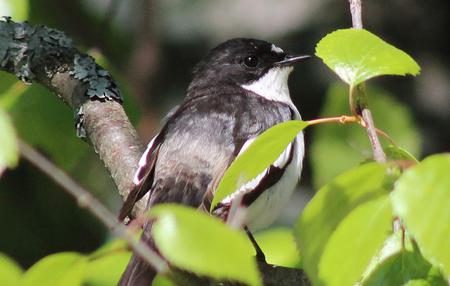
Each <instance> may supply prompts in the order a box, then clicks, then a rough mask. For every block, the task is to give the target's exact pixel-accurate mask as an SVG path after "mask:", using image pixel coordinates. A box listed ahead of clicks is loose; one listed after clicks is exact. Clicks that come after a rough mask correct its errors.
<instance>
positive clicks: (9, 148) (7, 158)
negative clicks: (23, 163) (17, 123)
mask: <svg viewBox="0 0 450 286" xmlns="http://www.w3.org/2000/svg"><path fill="white" fill-rule="evenodd" d="M18 158H19V150H18V146H17V138H16V132H15V131H14V127H13V126H12V122H11V120H10V118H9V116H8V114H6V113H5V112H4V111H3V110H1V109H0V175H1V174H2V172H3V170H4V169H5V168H7V167H9V168H13V167H15V166H16V165H17V161H18Z"/></svg>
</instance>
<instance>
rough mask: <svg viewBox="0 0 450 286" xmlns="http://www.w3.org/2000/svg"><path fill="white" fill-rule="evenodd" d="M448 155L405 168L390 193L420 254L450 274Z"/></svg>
mask: <svg viewBox="0 0 450 286" xmlns="http://www.w3.org/2000/svg"><path fill="white" fill-rule="evenodd" d="M448 170H450V155H449V154H439V155H434V156H430V157H428V158H426V159H425V160H424V161H423V162H422V163H421V164H420V165H417V166H415V167H413V168H411V169H409V170H407V171H406V172H405V173H404V174H403V175H402V176H401V177H400V179H399V180H398V182H397V186H396V189H395V191H394V192H393V193H392V196H391V197H392V203H393V206H394V210H395V212H396V213H397V214H398V215H399V216H400V218H401V219H402V220H403V221H404V223H405V225H406V228H407V229H408V231H409V232H410V233H411V235H412V236H413V237H414V238H415V239H416V241H417V243H418V245H419V247H420V249H421V250H422V253H423V255H424V256H425V257H426V258H427V259H428V260H429V261H431V263H433V264H435V265H438V266H440V267H442V268H443V269H444V272H445V273H446V274H447V275H450V239H449V237H450V224H449V221H450V207H449V206H450V176H449V175H448Z"/></svg>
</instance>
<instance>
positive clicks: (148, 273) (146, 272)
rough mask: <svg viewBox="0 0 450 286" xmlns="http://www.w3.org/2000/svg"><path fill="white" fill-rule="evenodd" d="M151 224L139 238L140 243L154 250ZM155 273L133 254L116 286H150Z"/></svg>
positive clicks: (148, 224)
mask: <svg viewBox="0 0 450 286" xmlns="http://www.w3.org/2000/svg"><path fill="white" fill-rule="evenodd" d="M151 227H152V224H151V223H147V225H146V226H145V229H144V232H143V233H142V236H141V241H142V242H143V243H145V244H146V245H148V246H149V247H150V248H152V249H155V244H154V242H153V239H152V237H151V234H150V231H151ZM156 274H157V273H156V271H155V269H153V268H152V267H151V266H150V265H149V264H148V263H147V262H145V261H144V260H143V259H142V258H141V257H139V256H138V255H137V254H135V253H133V256H132V257H131V259H130V262H128V265H127V268H126V269H125V272H124V273H123V274H122V277H121V278H120V280H119V283H118V284H117V285H118V286H150V285H152V281H153V279H155V276H156Z"/></svg>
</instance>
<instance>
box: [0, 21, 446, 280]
mask: <svg viewBox="0 0 450 286" xmlns="http://www.w3.org/2000/svg"><path fill="white" fill-rule="evenodd" d="M316 54H317V55H318V56H319V57H321V58H322V59H323V61H324V62H325V63H326V64H327V65H328V66H329V67H330V68H331V69H332V70H333V71H334V72H335V73H337V75H338V76H339V77H340V78H341V79H342V80H343V81H344V82H346V83H347V84H349V85H350V86H355V85H357V84H359V83H362V82H364V81H366V80H368V79H370V78H372V77H375V76H380V75H387V74H391V75H405V74H413V75H416V74H418V72H419V66H418V65H417V64H416V63H415V61H414V60H413V59H412V58H411V57H409V56H408V55H407V54H406V53H404V52H403V51H401V50H399V49H397V48H395V47H393V46H391V45H389V44H387V43H385V42H384V41H382V40H381V39H380V38H378V37H377V36H375V35H373V34H371V33H370V32H368V31H365V30H359V31H357V30H353V29H347V30H339V31H336V32H333V33H331V34H329V35H327V36H326V37H325V38H324V39H323V40H321V41H320V42H319V43H318V45H317V51H316ZM1 80H2V81H3V82H8V81H9V83H8V84H6V87H2V90H1V92H2V94H1V96H0V106H1V107H2V108H4V109H6V110H8V111H9V114H10V115H11V117H12V119H13V120H12V121H13V122H14V126H15V128H16V129H17V132H18V133H19V134H20V135H21V136H22V137H23V138H24V139H26V140H27V141H28V142H31V143H32V144H34V145H36V146H39V147H40V148H41V149H42V150H44V151H46V152H48V154H49V156H51V157H52V159H53V160H55V161H56V162H57V163H58V164H60V165H61V166H63V167H64V168H66V169H70V168H71V167H72V166H73V165H74V164H76V163H77V162H78V161H79V159H80V156H81V155H82V154H83V152H85V151H86V150H87V148H88V147H87V146H86V145H83V144H82V143H81V142H79V141H78V139H76V138H74V136H73V130H69V129H68V128H66V127H67V126H69V125H71V123H72V118H71V116H70V115H67V114H68V112H67V110H66V108H65V107H64V106H63V105H62V104H60V103H56V101H54V99H51V98H49V97H48V96H47V95H46V92H44V91H43V89H42V88H39V87H30V88H28V87H24V86H22V85H17V84H16V83H14V82H11V81H10V80H9V79H8V78H6V79H4V78H2V79H1ZM369 93H370V94H374V95H375V96H374V97H373V98H372V99H371V102H370V106H371V107H373V109H372V110H373V111H374V113H375V118H376V122H377V123H379V124H378V125H377V126H380V127H381V128H382V129H384V130H385V131H387V133H388V134H390V135H391V136H392V137H394V140H395V141H396V142H397V143H398V144H399V146H402V147H404V148H405V149H403V148H401V147H394V146H389V144H385V145H384V148H385V150H386V151H388V152H387V153H388V155H389V156H388V159H389V162H388V163H387V164H378V163H375V162H365V163H363V164H360V163H362V162H363V161H368V160H367V159H368V157H369V156H367V155H366V151H365V150H367V146H368V145H367V143H363V142H365V140H367V139H366V138H365V135H364V130H363V129H361V128H360V127H359V126H348V127H347V126H346V127H342V126H329V127H319V128H320V130H319V128H318V131H317V133H316V138H315V140H314V143H313V146H312V148H311V149H312V152H311V153H312V158H313V162H314V163H313V171H314V176H315V178H314V181H315V184H316V186H318V185H324V186H323V187H321V188H320V189H319V190H318V191H317V193H316V194H315V196H314V198H313V199H312V200H311V201H310V202H309V204H308V206H307V207H306V209H305V210H304V211H303V213H302V214H301V215H300V216H299V217H298V218H297V221H296V224H295V226H294V228H293V229H272V230H267V231H265V232H263V233H260V234H257V235H256V239H257V240H258V242H259V243H260V244H261V246H262V249H263V250H264V252H265V253H266V254H267V259H268V261H269V262H272V263H275V264H280V265H285V266H290V267H303V269H304V270H305V271H306V273H307V274H308V277H309V278H310V279H311V281H312V282H313V284H314V285H355V284H357V283H359V285H398V284H403V285H415V284H417V285H446V280H447V279H449V277H450V240H449V239H448V237H450V226H449V224H448V221H449V220H450V209H449V208H448V205H449V204H450V180H449V179H448V176H446V172H447V171H448V169H449V168H450V157H449V155H448V154H439V155H433V156H430V157H428V158H425V159H424V160H423V161H421V162H418V161H417V160H416V159H415V158H414V156H417V155H418V154H419V152H420V142H419V141H420V139H419V137H420V136H419V135H418V131H417V130H416V129H415V127H414V123H413V120H412V115H411V112H410V111H409V110H408V109H407V108H405V107H403V106H402V105H401V104H400V103H398V102H396V101H394V100H393V99H391V97H389V96H388V95H385V94H387V93H386V92H384V91H380V90H379V89H369ZM328 97H329V98H328V103H327V105H326V106H325V108H324V111H323V115H328V114H333V115H336V114H341V113H346V111H345V107H346V101H347V98H346V97H345V90H344V89H343V88H342V87H340V86H333V87H331V88H330V91H329V96H328ZM36 109H39V110H40V111H41V113H42V114H41V116H39V117H36V116H34V115H32V114H30V113H29V112H28V111H29V110H36ZM2 110H3V109H2ZM2 110H0V139H1V140H0V147H1V148H0V149H1V150H0V170H1V168H4V167H14V166H15V164H16V163H17V156H18V155H17V153H18V151H17V143H16V137H15V131H14V128H13V127H12V124H11V122H10V121H11V120H9V117H8V116H9V115H7V114H6V113H5V112H4V111H2ZM383 111H385V113H381V112H383ZM386 111H388V112H386ZM60 114H66V115H67V116H66V117H63V118H62V117H61V116H60ZM56 115H58V116H56ZM307 126H308V123H307V122H303V121H290V122H286V123H282V124H279V125H277V126H274V127H273V128H271V129H269V130H267V131H266V132H264V133H263V134H262V135H261V136H259V137H258V138H257V139H255V141H254V142H253V143H252V144H251V145H250V146H249V147H248V148H247V149H246V151H245V152H244V153H243V154H242V155H241V156H239V157H238V159H237V160H236V161H235V162H233V164H232V166H231V167H230V168H229V169H228V170H227V172H226V173H225V175H224V176H223V179H222V181H221V182H220V184H219V187H218V190H217V192H216V196H215V197H214V201H213V204H212V208H213V207H214V205H215V204H216V203H218V202H220V201H221V200H222V199H223V198H225V197H226V196H228V195H230V194H231V193H232V192H233V191H234V190H236V189H237V188H239V186H241V185H242V184H244V183H246V182H248V181H249V180H251V179H252V178H254V177H255V176H256V175H258V174H259V173H260V172H262V171H263V170H264V169H266V168H267V167H268V166H269V165H270V164H272V163H273V162H274V161H275V160H276V158H277V157H278V156H279V155H280V153H281V152H282V151H283V150H284V149H285V148H286V146H287V145H288V144H289V143H290V142H291V141H292V140H293V139H294V138H295V136H297V134H298V133H299V132H301V131H302V130H303V129H304V128H306V127H307ZM344 130H345V131H344ZM54 138H57V139H58V140H55V139H54ZM359 144H361V145H359ZM349 145H350V146H351V148H349ZM352 148H354V149H355V148H356V150H357V151H354V150H352ZM411 154H412V155H411ZM330 160H333V161H337V162H339V164H332V165H333V166H337V167H336V168H335V167H333V168H331V167H328V166H329V165H330V166H331V164H329V161H330ZM399 161H407V162H408V164H407V165H404V164H400V163H399ZM410 165H415V166H413V167H411V168H410V169H408V170H404V169H403V168H405V166H410ZM338 174H340V175H338ZM149 216H150V217H151V218H152V219H153V229H152V235H153V237H154V240H155V244H156V246H157V247H158V249H159V251H160V253H161V254H162V255H163V256H164V258H165V259H166V260H167V261H168V263H170V264H171V265H173V266H175V267H178V268H181V269H183V270H187V271H190V272H194V273H195V274H198V275H203V276H210V277H212V278H215V279H217V280H223V279H225V280H232V281H239V282H243V283H246V284H248V285H261V278H260V274H259V273H258V270H257V267H256V263H255V261H254V259H253V258H252V253H253V248H252V246H251V245H250V244H249V242H248V240H247V238H246V237H245V234H244V233H243V232H241V231H238V230H233V229H231V228H229V227H228V226H227V225H225V224H223V223H222V222H220V221H219V220H217V219H216V218H213V217H212V216H211V215H210V214H206V213H201V212H200V211H197V210H193V209H190V208H187V207H184V206H179V205H159V206H156V207H154V208H152V209H151V211H150V213H149ZM396 217H398V218H399V219H398V220H397V222H399V224H400V230H397V231H395V230H394V229H393V227H392V224H393V221H394V220H395V218H396ZM402 228H404V229H405V231H404V232H403V231H402ZM297 248H298V249H299V250H300V251H299V252H300V255H299V253H298V251H297ZM129 257H130V252H129V251H128V249H127V246H126V245H125V244H124V243H123V242H122V241H113V242H111V243H108V244H107V245H105V246H104V247H102V248H101V249H99V250H97V251H95V252H94V253H92V254H88V255H86V254H80V253H73V252H61V253H57V254H53V255H49V256H47V257H44V258H42V259H41V260H40V261H38V262H37V263H36V264H34V265H33V266H32V267H31V268H29V269H28V270H26V271H25V272H23V273H22V270H21V268H20V267H18V266H17V265H16V264H15V263H14V262H13V261H12V260H11V259H9V258H7V257H6V256H3V255H1V256H0V284H1V285H93V286H103V285H105V286H106V285H114V284H116V283H117V281H118V279H119V277H120V274H121V272H122V271H123V269H124V267H125V265H126V263H127V261H128V259H129ZM300 257H301V259H300ZM300 260H301V262H300ZM171 284H172V282H171V281H170V280H168V279H167V277H166V276H164V275H163V274H160V275H159V277H158V279H157V280H156V281H155V282H154V283H153V285H159V286H162V285H171Z"/></svg>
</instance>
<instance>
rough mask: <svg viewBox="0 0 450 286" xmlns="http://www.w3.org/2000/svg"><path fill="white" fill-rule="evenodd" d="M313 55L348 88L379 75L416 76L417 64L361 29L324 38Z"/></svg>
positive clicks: (345, 30)
mask: <svg viewBox="0 0 450 286" xmlns="http://www.w3.org/2000/svg"><path fill="white" fill-rule="evenodd" d="M316 55H317V56H318V57H320V58H321V59H322V60H323V61H324V63H325V64H326V65H327V66H328V67H329V68H330V69H332V70H333V71H334V72H335V73H336V74H337V75H338V76H339V77H340V78H341V79H342V80H343V81H345V82H346V83H347V84H349V85H353V86H354V85H357V84H358V83H361V82H363V81H365V80H368V79H370V78H373V77H375V76H380V75H406V74H411V75H417V74H418V73H419V71H420V67H419V65H418V64H417V63H416V62H415V61H414V60H413V59H412V58H411V57H410V56H409V55H408V54H406V53H405V52H403V51H401V50H399V49H397V48H396V47H394V46H392V45H390V44H388V43H386V42H385V41H383V40H382V39H380V38H379V37H377V36H375V35H374V34H372V33H370V32H368V31H366V30H362V29H342V30H337V31H335V32H332V33H331V34H328V35H326V36H325V37H324V38H323V39H322V40H320V42H319V43H318V44H317V46H316Z"/></svg>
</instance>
